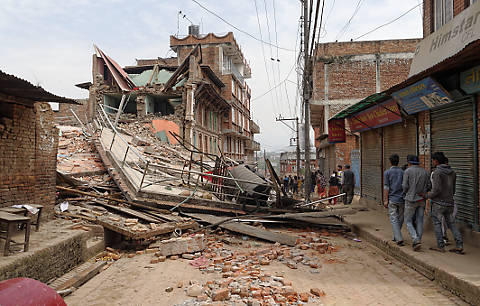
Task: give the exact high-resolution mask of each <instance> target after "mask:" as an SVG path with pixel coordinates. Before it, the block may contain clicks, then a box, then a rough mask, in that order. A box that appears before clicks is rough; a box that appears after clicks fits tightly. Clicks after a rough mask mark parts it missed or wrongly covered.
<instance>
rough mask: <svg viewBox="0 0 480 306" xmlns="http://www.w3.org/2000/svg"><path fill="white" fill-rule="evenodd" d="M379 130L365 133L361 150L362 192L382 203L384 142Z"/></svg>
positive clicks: (363, 195) (363, 194)
mask: <svg viewBox="0 0 480 306" xmlns="http://www.w3.org/2000/svg"><path fill="white" fill-rule="evenodd" d="M378 132H379V130H370V131H366V132H363V133H362V134H361V135H362V136H361V137H362V148H361V156H362V163H361V192H362V197H367V198H370V199H373V200H376V201H378V202H381V201H382V189H383V188H382V176H383V174H382V142H381V138H380V135H379V134H378Z"/></svg>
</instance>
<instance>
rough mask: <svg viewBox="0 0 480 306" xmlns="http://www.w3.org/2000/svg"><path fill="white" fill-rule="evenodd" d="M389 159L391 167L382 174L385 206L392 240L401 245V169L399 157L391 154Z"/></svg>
mask: <svg viewBox="0 0 480 306" xmlns="http://www.w3.org/2000/svg"><path fill="white" fill-rule="evenodd" d="M389 160H390V165H391V167H390V169H388V170H387V171H385V173H384V174H383V181H384V190H385V192H386V193H387V201H386V202H385V208H388V214H389V216H390V223H391V224H392V229H393V240H394V241H395V242H396V243H397V245H399V246H403V245H404V243H403V237H402V225H403V214H404V210H405V200H404V198H403V188H402V181H403V170H402V169H401V168H400V167H398V162H399V160H400V158H399V157H398V155H397V154H392V155H391V156H390V157H389Z"/></svg>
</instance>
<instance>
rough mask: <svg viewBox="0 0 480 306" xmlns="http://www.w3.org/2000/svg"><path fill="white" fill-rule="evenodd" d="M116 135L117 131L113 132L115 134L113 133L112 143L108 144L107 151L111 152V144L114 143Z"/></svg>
mask: <svg viewBox="0 0 480 306" xmlns="http://www.w3.org/2000/svg"><path fill="white" fill-rule="evenodd" d="M116 135H117V131H115V132H114V133H113V137H112V143H111V144H110V149H109V151H112V147H113V142H114V141H115V136H116Z"/></svg>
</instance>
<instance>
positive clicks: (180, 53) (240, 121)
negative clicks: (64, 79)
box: [77, 26, 260, 161]
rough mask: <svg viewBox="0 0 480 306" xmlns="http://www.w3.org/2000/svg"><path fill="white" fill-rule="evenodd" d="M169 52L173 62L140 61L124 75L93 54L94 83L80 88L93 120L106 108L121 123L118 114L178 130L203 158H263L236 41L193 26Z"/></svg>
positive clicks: (247, 71) (124, 70) (101, 55)
mask: <svg viewBox="0 0 480 306" xmlns="http://www.w3.org/2000/svg"><path fill="white" fill-rule="evenodd" d="M170 47H171V49H172V50H173V51H175V52H176V54H177V56H176V57H170V58H156V59H137V60H136V65H135V66H127V67H121V66H120V65H119V64H117V63H116V62H115V61H114V60H113V59H112V58H110V57H109V56H108V55H106V54H105V53H104V52H103V51H102V50H100V48H98V47H97V46H94V49H95V53H94V55H93V65H92V73H93V83H91V82H87V83H82V84H77V86H78V87H81V88H84V89H88V90H89V92H90V97H89V103H88V107H87V113H88V117H89V118H93V117H94V116H95V115H96V113H97V112H98V109H97V108H98V104H101V105H103V106H104V108H105V109H106V110H107V111H108V112H110V113H112V114H113V113H115V114H117V116H116V118H115V120H116V121H118V119H119V116H120V114H134V115H136V117H137V119H139V120H140V119H141V118H150V117H153V118H157V119H162V120H166V121H168V122H167V123H168V124H166V125H169V124H170V123H171V122H174V123H175V124H176V125H177V126H178V129H173V130H174V131H175V130H178V134H179V136H180V138H181V139H182V140H183V141H185V142H186V143H189V144H191V145H192V146H194V147H196V148H197V149H198V150H200V151H202V152H205V153H210V154H216V155H220V153H223V155H224V156H226V157H229V158H231V159H234V160H237V161H252V160H253V155H254V152H255V151H259V150H260V144H259V143H258V142H256V141H255V140H254V134H257V133H259V132H260V129H259V126H258V125H257V124H256V123H254V122H253V120H252V118H251V105H250V98H251V91H250V88H249V87H248V85H247V84H246V82H245V79H247V78H250V77H251V69H250V67H249V65H248V64H247V61H246V60H245V58H244V55H243V53H242V51H241V49H240V47H239V46H238V44H237V42H236V40H235V38H234V36H233V33H232V32H229V33H227V34H226V35H224V36H217V35H215V34H213V33H209V34H206V35H201V34H199V31H198V26H190V27H189V35H187V36H186V37H178V36H171V37H170ZM119 109H120V111H119V112H117V111H118V110H119ZM166 129H167V130H168V128H166ZM220 151H221V152H220Z"/></svg>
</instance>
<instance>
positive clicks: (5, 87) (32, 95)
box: [0, 70, 79, 104]
mask: <svg viewBox="0 0 480 306" xmlns="http://www.w3.org/2000/svg"><path fill="white" fill-rule="evenodd" d="M0 92H1V93H3V94H5V95H7V96H12V97H15V98H22V99H27V100H31V101H32V104H33V103H35V102H58V103H70V104H79V103H78V102H77V101H75V100H73V99H68V98H64V97H59V96H56V95H54V94H52V93H50V92H48V91H46V90H45V89H43V88H42V87H40V86H35V85H33V84H31V83H29V82H28V81H25V80H23V79H20V78H18V77H16V76H14V75H11V74H7V73H5V72H3V71H1V70H0Z"/></svg>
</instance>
